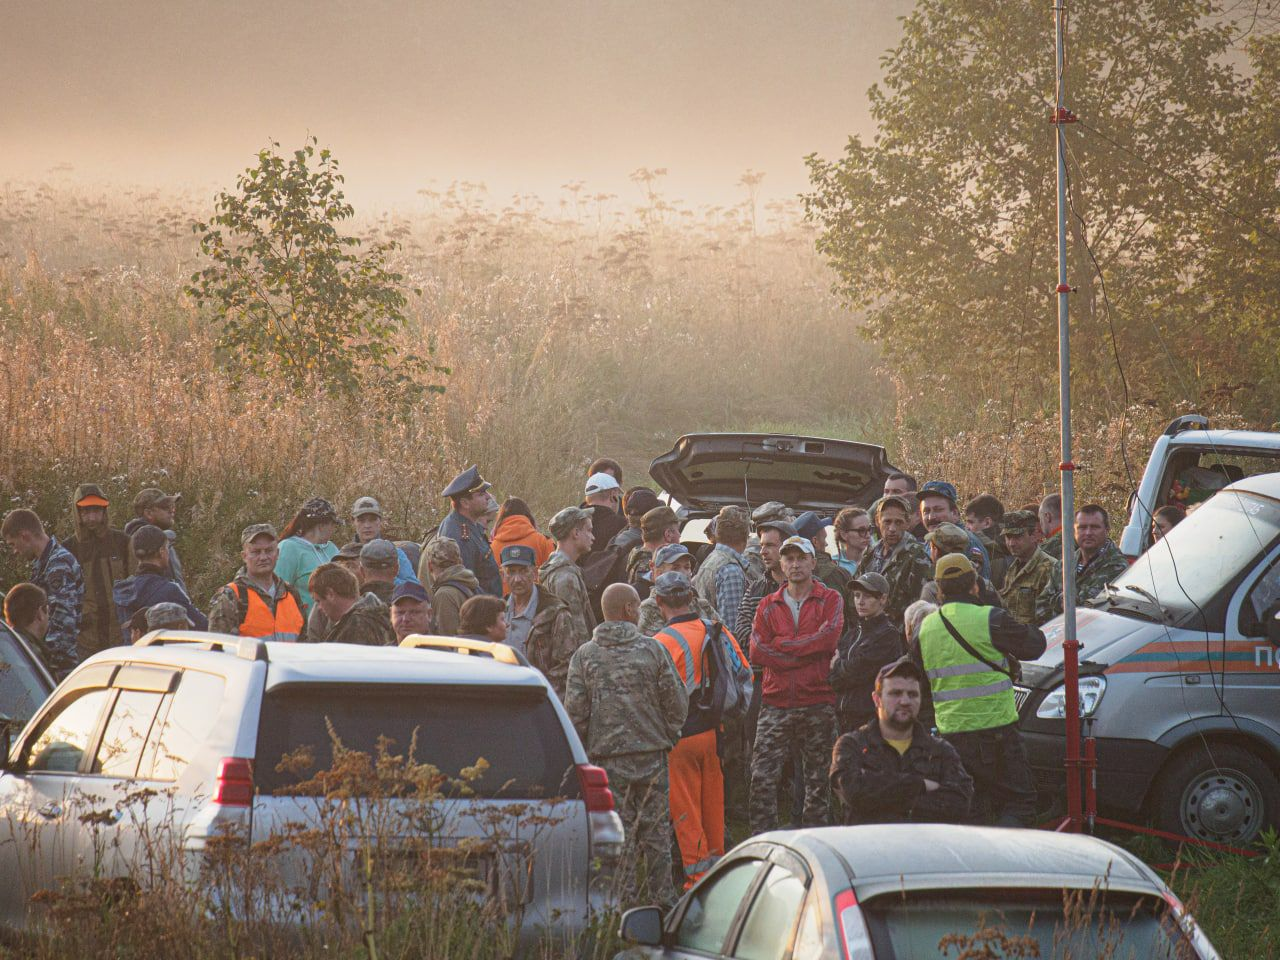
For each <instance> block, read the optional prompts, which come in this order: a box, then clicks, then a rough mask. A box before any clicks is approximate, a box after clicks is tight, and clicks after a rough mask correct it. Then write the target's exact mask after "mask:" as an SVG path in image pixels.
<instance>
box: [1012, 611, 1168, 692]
mask: <svg viewBox="0 0 1280 960" xmlns="http://www.w3.org/2000/svg"><path fill="white" fill-rule="evenodd" d="M1042 629H1043V630H1044V635H1045V639H1046V640H1048V646H1047V647H1046V648H1045V651H1044V653H1043V654H1041V655H1040V657H1039V658H1038V659H1036V660H1031V661H1025V662H1024V663H1023V664H1022V676H1023V679H1024V680H1025V681H1026V682H1028V683H1030V684H1031V685H1032V686H1039V685H1040V684H1041V683H1043V682H1057V679H1058V675H1059V674H1060V673H1061V670H1062V640H1063V633H1064V630H1065V622H1064V621H1063V619H1062V617H1061V616H1057V617H1054V618H1053V619H1052V620H1050V621H1049V622H1048V623H1046V624H1045V625H1044V627H1042ZM1164 632H1165V629H1164V627H1162V626H1160V624H1158V623H1152V622H1151V621H1149V620H1140V619H1138V618H1136V617H1126V616H1123V615H1121V614H1118V613H1110V612H1108V611H1106V610H1099V609H1096V608H1094V607H1080V608H1078V609H1077V610H1076V636H1077V638H1079V640H1080V662H1081V663H1085V662H1086V661H1088V662H1089V663H1093V664H1097V665H1099V666H1110V665H1111V664H1113V663H1115V662H1117V661H1118V660H1120V659H1122V658H1124V657H1126V656H1128V655H1129V654H1130V653H1132V652H1133V651H1134V650H1136V649H1138V647H1140V646H1142V645H1143V644H1145V643H1149V642H1150V641H1151V640H1152V638H1153V637H1154V636H1156V635H1158V634H1161V633H1164ZM1082 672H1083V673H1090V672H1097V671H1090V670H1089V669H1088V668H1086V669H1084V670H1083V671H1082Z"/></svg>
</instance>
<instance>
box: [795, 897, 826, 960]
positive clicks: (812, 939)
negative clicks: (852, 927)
mask: <svg viewBox="0 0 1280 960" xmlns="http://www.w3.org/2000/svg"><path fill="white" fill-rule="evenodd" d="M822 956H823V943H822V921H821V919H820V917H819V915H818V904H817V902H816V901H815V900H814V898H813V897H810V898H809V905H808V906H807V907H805V908H804V914H803V915H802V916H801V917H800V931H799V932H798V933H797V934H796V946H795V949H794V950H793V951H792V952H791V957H792V960H822Z"/></svg>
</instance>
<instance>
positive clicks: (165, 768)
mask: <svg viewBox="0 0 1280 960" xmlns="http://www.w3.org/2000/svg"><path fill="white" fill-rule="evenodd" d="M225 687H226V681H224V680H223V679H222V677H217V676H214V675H213V674H211V673H201V672H200V671H198V670H186V671H184V672H183V674H182V677H181V679H180V680H179V681H178V689H177V690H175V691H174V692H173V693H166V694H165V695H164V702H163V703H162V704H161V705H160V711H159V714H158V715H157V717H156V722H155V723H154V724H152V725H151V736H150V737H148V738H147V745H146V748H145V749H144V750H143V752H142V762H141V764H139V766H138V777H139V778H140V779H143V780H177V779H178V777H180V776H182V772H183V771H184V770H186V768H187V764H189V763H190V762H191V760H192V758H193V757H194V756H195V754H196V751H198V750H199V749H200V748H201V747H203V746H204V743H205V741H206V740H207V739H208V737H209V733H210V732H211V731H212V730H213V724H214V721H216V720H217V718H218V713H219V711H220V710H221V708H222V696H223V691H224V688H225Z"/></svg>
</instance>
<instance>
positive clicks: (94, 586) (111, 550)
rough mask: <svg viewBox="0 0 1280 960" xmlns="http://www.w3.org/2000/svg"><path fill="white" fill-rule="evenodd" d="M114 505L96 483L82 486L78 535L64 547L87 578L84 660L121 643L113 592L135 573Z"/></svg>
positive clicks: (82, 634) (77, 509)
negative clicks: (113, 517) (110, 512)
mask: <svg viewBox="0 0 1280 960" xmlns="http://www.w3.org/2000/svg"><path fill="white" fill-rule="evenodd" d="M110 504H111V501H110V500H109V499H108V498H107V495H106V494H105V493H104V492H103V490H102V488H101V487H100V486H98V485H97V484H96V483H82V484H80V486H79V487H77V488H76V496H75V501H74V510H75V526H76V533H75V536H73V537H71V538H70V539H69V540H67V542H66V543H64V544H63V546H64V547H66V548H67V550H68V551H70V553H71V555H72V556H73V557H75V558H76V560H78V561H79V563H80V570H81V573H82V574H83V575H84V604H83V605H82V607H81V610H80V634H79V637H78V638H77V640H76V647H77V649H78V650H79V653H80V659H81V660H83V659H85V658H86V657H91V656H93V655H94V654H95V653H97V652H98V651H99V650H105V649H106V648H107V647H114V646H117V645H118V644H119V643H120V634H119V630H118V628H117V623H118V618H117V617H116V605H115V601H114V600H113V599H112V597H111V588H112V586H113V585H114V584H115V582H116V581H117V580H123V579H124V578H125V577H127V576H129V574H131V573H133V551H131V550H130V549H129V537H128V535H127V534H126V533H125V532H124V531H123V530H117V529H116V528H115V527H113V526H111V524H110V522H109V521H108V519H107V508H108V507H109V506H110Z"/></svg>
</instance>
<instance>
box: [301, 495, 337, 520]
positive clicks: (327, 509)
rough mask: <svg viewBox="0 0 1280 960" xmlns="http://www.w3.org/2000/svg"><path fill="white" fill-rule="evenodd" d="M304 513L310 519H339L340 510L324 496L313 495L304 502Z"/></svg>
mask: <svg viewBox="0 0 1280 960" xmlns="http://www.w3.org/2000/svg"><path fill="white" fill-rule="evenodd" d="M302 515H303V516H304V517H306V518H307V519H309V520H337V519H338V511H337V510H335V509H333V504H332V503H330V502H329V501H328V500H326V499H325V498H324V497H311V498H310V499H309V500H304V501H303V502H302Z"/></svg>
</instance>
